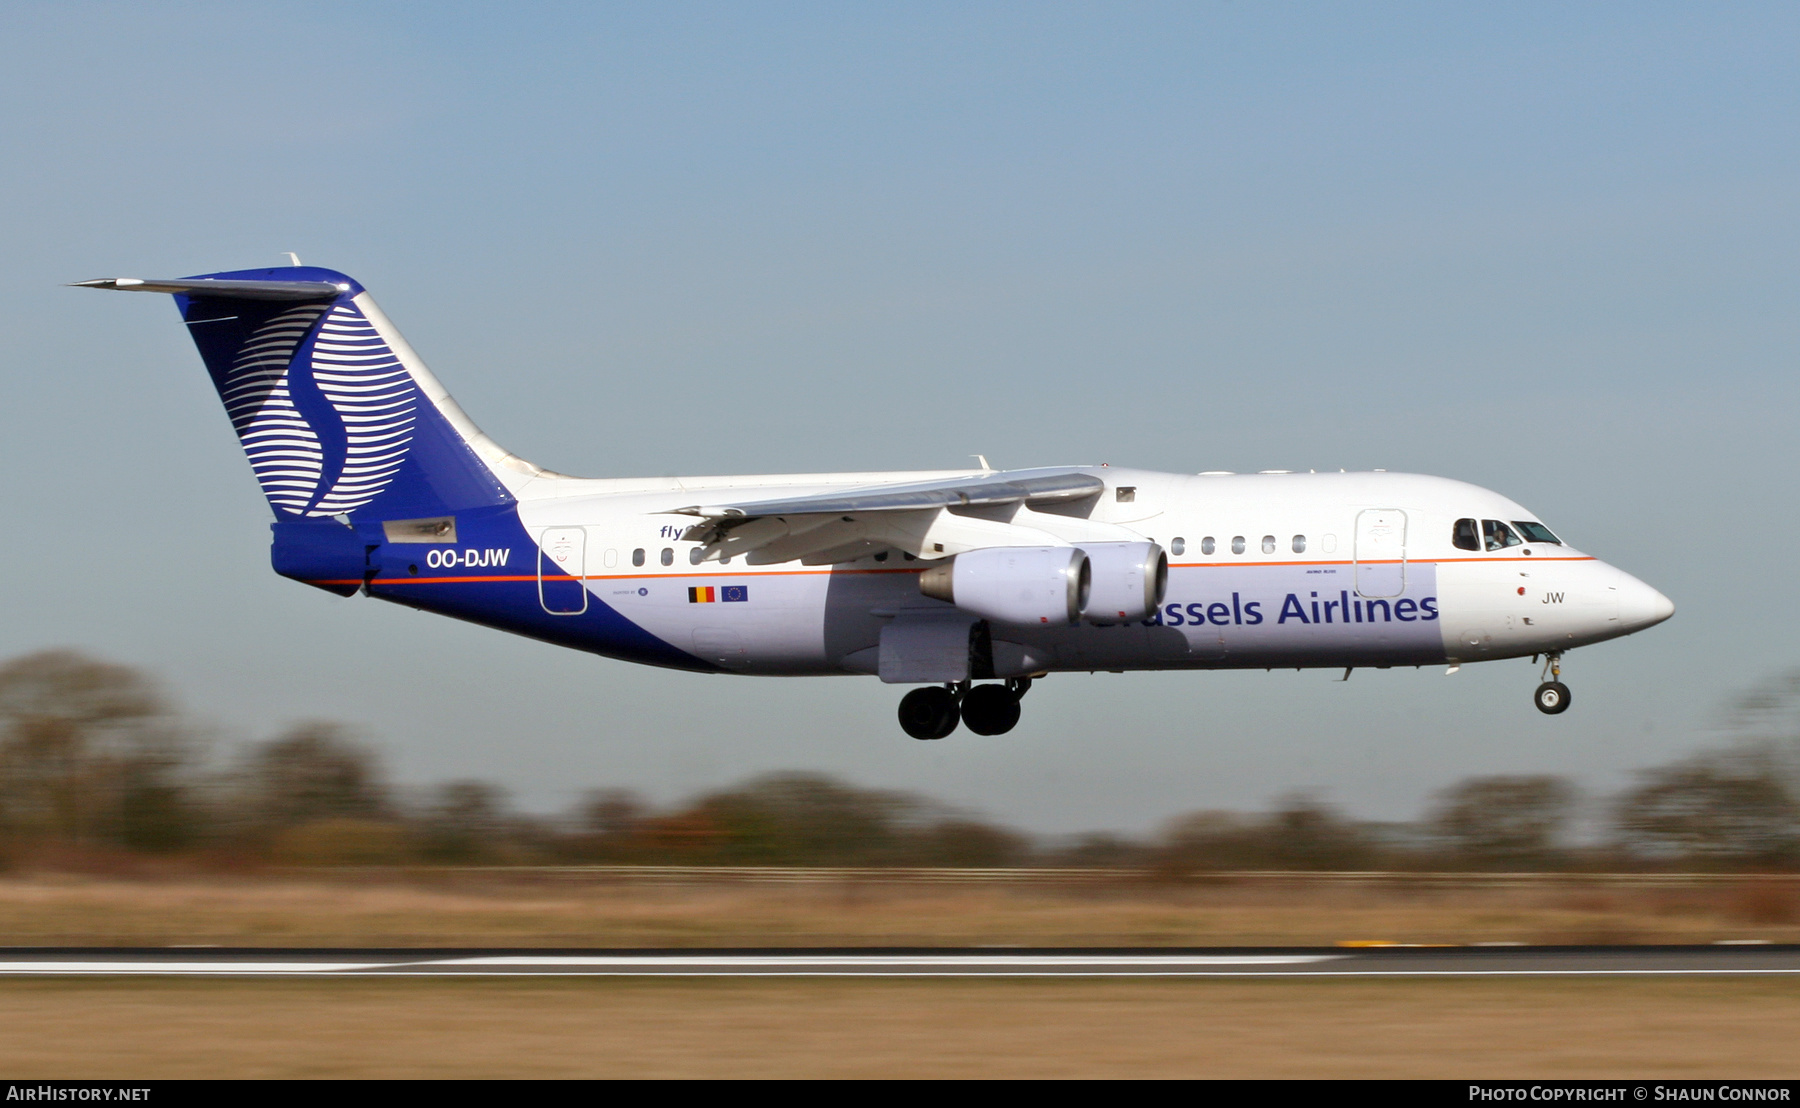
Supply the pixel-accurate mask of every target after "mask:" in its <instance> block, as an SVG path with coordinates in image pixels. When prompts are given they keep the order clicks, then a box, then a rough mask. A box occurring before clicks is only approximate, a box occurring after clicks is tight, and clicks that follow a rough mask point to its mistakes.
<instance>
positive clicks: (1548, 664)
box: [1532, 651, 1570, 716]
mask: <svg viewBox="0 0 1800 1108" xmlns="http://www.w3.org/2000/svg"><path fill="white" fill-rule="evenodd" d="M1544 674H1548V675H1549V677H1550V680H1548V681H1545V682H1544V683H1543V684H1541V685H1539V686H1538V687H1537V692H1536V693H1534V694H1533V695H1532V700H1533V702H1535V703H1536V704H1537V710H1538V711H1540V712H1542V713H1544V714H1545V715H1547V716H1554V715H1561V714H1562V713H1563V712H1566V711H1568V710H1569V699H1570V695H1569V686H1567V685H1565V684H1563V683H1562V652H1561V651H1553V652H1551V653H1549V654H1546V655H1544ZM1540 676H1543V674H1540Z"/></svg>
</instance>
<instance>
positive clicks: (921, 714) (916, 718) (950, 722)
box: [900, 686, 958, 739]
mask: <svg viewBox="0 0 1800 1108" xmlns="http://www.w3.org/2000/svg"><path fill="white" fill-rule="evenodd" d="M957 719H958V716H957V711H956V698H955V697H954V696H951V695H950V690H949V689H943V688H937V687H935V686H933V687H931V688H924V689H914V690H913V691H912V692H909V693H907V694H906V695H905V696H903V697H901V698H900V730H902V731H905V732H906V733H907V734H908V735H911V736H912V737H913V738H915V739H941V738H943V737H944V736H945V735H948V734H949V733H950V732H952V731H954V730H956V723H957Z"/></svg>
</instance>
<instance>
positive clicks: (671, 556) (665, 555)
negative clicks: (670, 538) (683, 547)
mask: <svg viewBox="0 0 1800 1108" xmlns="http://www.w3.org/2000/svg"><path fill="white" fill-rule="evenodd" d="M662 564H663V565H665V566H672V565H674V564H675V548H674V547H672V546H665V547H663V552H662Z"/></svg>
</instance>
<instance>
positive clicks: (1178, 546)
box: [1169, 535, 1187, 555]
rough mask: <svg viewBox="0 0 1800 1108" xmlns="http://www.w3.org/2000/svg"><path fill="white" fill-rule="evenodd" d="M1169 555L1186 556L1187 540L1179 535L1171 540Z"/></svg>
mask: <svg viewBox="0 0 1800 1108" xmlns="http://www.w3.org/2000/svg"><path fill="white" fill-rule="evenodd" d="M1169 553H1171V554H1176V555H1180V554H1186V553H1187V540H1186V539H1184V538H1182V537H1181V536H1179V535H1177V536H1176V537H1174V538H1172V539H1170V540H1169Z"/></svg>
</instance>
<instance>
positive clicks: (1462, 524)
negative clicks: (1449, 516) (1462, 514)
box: [1450, 519, 1481, 550]
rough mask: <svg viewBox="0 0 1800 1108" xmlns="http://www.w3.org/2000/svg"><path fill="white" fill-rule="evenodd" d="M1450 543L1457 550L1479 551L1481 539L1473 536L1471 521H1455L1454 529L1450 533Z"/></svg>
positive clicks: (1473, 527)
mask: <svg viewBox="0 0 1800 1108" xmlns="http://www.w3.org/2000/svg"><path fill="white" fill-rule="evenodd" d="M1450 541H1451V542H1452V543H1454V544H1455V545H1456V549H1458V550H1480V549H1481V539H1480V537H1479V536H1477V535H1476V534H1475V521H1474V520H1472V519H1459V520H1457V521H1456V529H1455V530H1454V531H1452V532H1451V535H1450Z"/></svg>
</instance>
